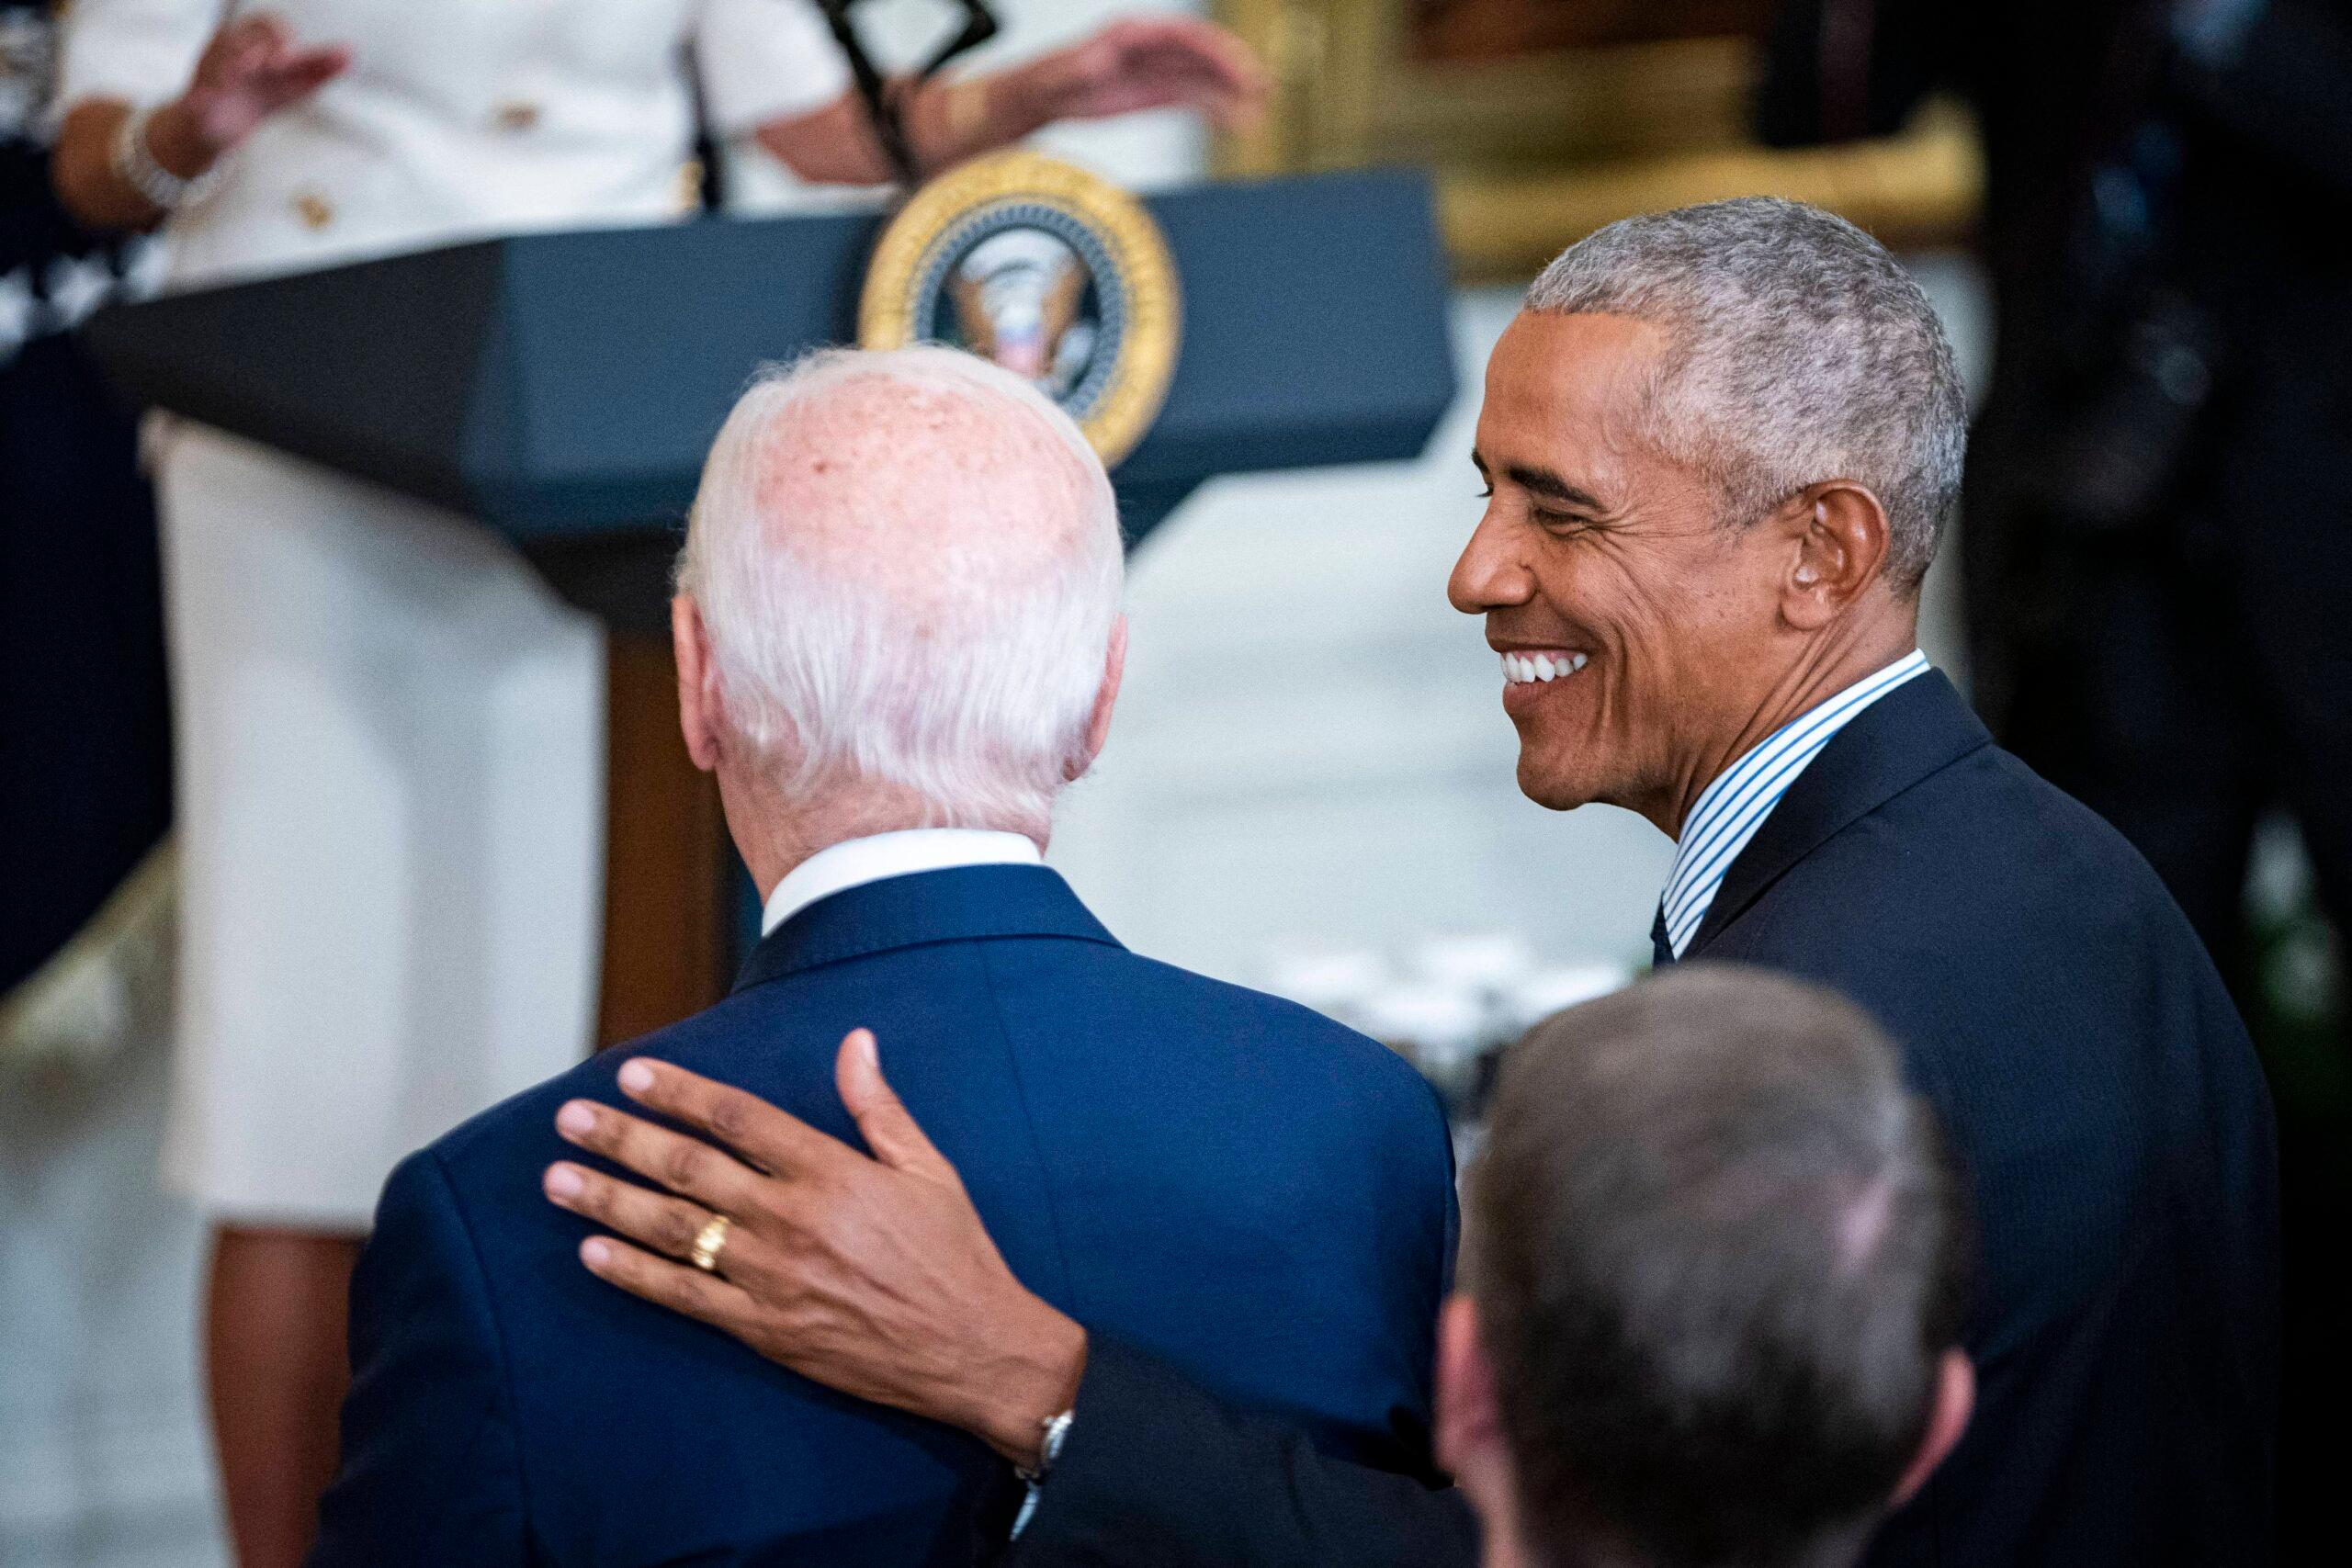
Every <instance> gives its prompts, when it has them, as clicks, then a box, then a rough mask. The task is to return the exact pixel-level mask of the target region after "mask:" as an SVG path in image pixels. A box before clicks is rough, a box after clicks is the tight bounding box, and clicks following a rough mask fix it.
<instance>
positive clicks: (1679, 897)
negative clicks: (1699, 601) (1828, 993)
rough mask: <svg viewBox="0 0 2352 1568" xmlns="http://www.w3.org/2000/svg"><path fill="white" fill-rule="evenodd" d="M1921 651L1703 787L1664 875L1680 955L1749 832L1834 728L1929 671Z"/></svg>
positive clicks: (1665, 906)
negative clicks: (1669, 871)
mask: <svg viewBox="0 0 2352 1568" xmlns="http://www.w3.org/2000/svg"><path fill="white" fill-rule="evenodd" d="M1927 672H1928V656H1927V655H1926V654H1924V653H1922V652H1920V651H1919V650H1918V649H1916V648H1915V649H1912V650H1911V652H1910V653H1909V654H1908V655H1907V656H1905V657H1904V658H1902V659H1898V660H1895V661H1894V663H1892V664H1890V665H1888V666H1887V667H1886V668H1885V669H1883V670H1881V671H1878V672H1877V673H1876V674H1874V675H1866V676H1864V677H1863V678H1862V679H1860V680H1859V681H1857V682H1854V683H1853V684H1852V685H1850V686H1849V687H1847V688H1846V689H1845V690H1844V691H1842V692H1840V693H1838V694H1837V695H1836V696H1834V697H1831V698H1830V699H1829V700H1828V701H1826V702H1825V703H1823V704H1821V705H1819V706H1818V707H1815V708H1814V709H1812V710H1811V711H1809V712H1806V713H1802V714H1799V715H1798V716H1796V717H1794V718H1792V719H1791V720H1789V722H1788V723H1786V724H1784V725H1782V726H1781V728H1778V729H1776V730H1774V731H1772V733H1771V734H1770V735H1768V736H1766V737H1765V738H1764V739H1763V740H1762V741H1761V742H1760V743H1759V744H1758V746H1757V747H1756V749H1755V750H1751V751H1749V752H1748V753H1747V755H1746V756H1744V757H1742V758H1740V760H1739V761H1736V762H1734V763H1733V764H1732V765H1731V766H1730V767H1728V768H1726V769H1724V772H1723V773H1722V775H1721V776H1720V777H1718V778H1717V779H1716V780H1715V781H1714V782H1713V784H1709V785H1708V786H1707V787H1706V788H1705V789H1703V790H1701V791H1700V792H1699V799H1698V801H1697V803H1696V804H1694V805H1693V806H1692V807H1691V816H1690V818H1689V819H1688V820H1686V821H1685V822H1684V823H1683V824H1682V838H1681V840H1680V841H1679V842H1678V843H1677V844H1676V845H1675V846H1674V873H1673V874H1672V875H1670V876H1668V878H1667V879H1666V897H1665V898H1664V899H1662V900H1661V901H1660V903H1659V906H1658V907H1659V908H1660V909H1661V910H1662V911H1663V912H1664V914H1665V919H1666V939H1667V942H1668V945H1669V946H1671V947H1672V948H1673V950H1674V956H1675V957H1677V958H1680V957H1681V956H1682V954H1683V952H1684V950H1685V949H1687V948H1688V947H1689V946H1690V945H1691V938H1692V937H1694V936H1697V935H1698V934H1699V927H1700V925H1701V924H1702V922H1703V921H1704V920H1705V919H1706V918H1707V910H1708V909H1709V908H1711V907H1712V906H1713V903H1714V901H1715V894H1716V892H1717V891H1718V890H1719V889H1721V888H1722V886H1723V885H1724V873H1725V872H1727V871H1729V870H1730V869H1731V863H1732V862H1734V861H1736V860H1737V859H1738V858H1739V852H1740V851H1742V850H1744V849H1746V848H1747V840H1750V839H1753V838H1754V837H1756V830H1757V829H1758V828H1761V827H1762V826H1764V819H1765V818H1767V817H1770V816H1771V815H1772V807H1775V806H1778V805H1779V804H1780V803H1781V796H1782V795H1786V794H1787V793H1788V792H1789V786H1790V785H1791V784H1794V783H1796V781H1797V775H1798V774H1800V773H1804V770H1805V767H1806V765H1807V764H1809V763H1810V762H1812V761H1813V760H1814V759H1815V757H1818V756H1819V755H1821V749H1822V748H1823V747H1825V746H1826V745H1828V744H1829V742H1830V740H1831V739H1833V738H1835V737H1836V735H1837V733H1838V731H1839V730H1841V729H1843V728H1846V726H1848V725H1849V724H1850V723H1852V722H1853V721H1854V719H1855V718H1856V717H1857V716H1860V713H1861V711H1862V710H1863V709H1864V708H1867V707H1869V706H1870V705H1871V704H1872V703H1874V702H1876V701H1878V700H1879V698H1881V697H1883V696H1884V695H1886V694H1887V693H1889V692H1891V691H1893V690H1894V688H1895V687H1897V686H1900V685H1901V684H1903V682H1905V681H1908V680H1911V679H1912V678H1913V677H1915V676H1918V675H1924V674H1926V673H1927Z"/></svg>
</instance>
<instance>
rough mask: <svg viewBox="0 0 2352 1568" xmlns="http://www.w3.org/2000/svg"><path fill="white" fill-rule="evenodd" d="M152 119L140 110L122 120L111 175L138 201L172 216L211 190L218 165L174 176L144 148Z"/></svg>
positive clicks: (152, 113) (150, 149) (152, 114)
mask: <svg viewBox="0 0 2352 1568" xmlns="http://www.w3.org/2000/svg"><path fill="white" fill-rule="evenodd" d="M153 118H155V111H154V110H153V109H139V110H136V111H134V112H133V113H131V114H129V115H126V116H124V117H123V121H122V129H121V130H118V131H116V132H115V138H114V157H113V159H112V162H113V164H114V172H115V173H116V174H117V175H120V176H121V177H122V182H123V184H125V185H127V186H130V188H131V189H133V190H135V191H137V192H138V193H139V197H140V199H141V200H142V201H144V202H146V203H147V205H149V206H150V207H153V208H155V209H159V210H161V211H164V212H171V211H175V210H176V209H179V208H181V207H184V206H186V205H187V203H188V202H191V201H194V200H195V199H196V198H197V197H200V196H202V195H203V194H204V193H205V192H206V191H208V190H210V189H211V188H212V186H213V184H214V182H215V181H216V180H217V179H218V178H219V177H220V164H214V165H213V166H212V167H210V168H209V169H207V170H205V171H204V173H202V174H200V175H195V176H193V177H189V176H186V175H175V174H174V173H172V171H171V170H169V169H167V168H165V167H164V165H163V164H159V163H157V162H156V161H155V153H154V151H153V149H152V148H150V147H149V146H148V145H147V123H148V121H150V120H152V119H153Z"/></svg>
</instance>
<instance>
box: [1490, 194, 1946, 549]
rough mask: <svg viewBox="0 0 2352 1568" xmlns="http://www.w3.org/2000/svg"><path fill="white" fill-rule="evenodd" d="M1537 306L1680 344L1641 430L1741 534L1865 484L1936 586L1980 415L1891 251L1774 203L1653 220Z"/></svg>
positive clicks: (1740, 203)
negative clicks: (1697, 474) (1715, 500)
mask: <svg viewBox="0 0 2352 1568" xmlns="http://www.w3.org/2000/svg"><path fill="white" fill-rule="evenodd" d="M1527 308H1528V309H1529V310H1545V311H1558V312H1561V313H1564V314H1591V315H1615V316H1628V317H1632V318H1634V319H1635V320H1639V321H1648V322H1651V323H1653V324H1654V325H1656V326H1658V327H1660V328H1663V329H1664V330H1665V331H1666V332H1667V333H1668V337H1669V340H1670V342H1671V344H1672V346H1671V348H1670V349H1669V351H1668V358H1667V362H1666V364H1665V367H1664V368H1663V369H1662V371H1661V373H1660V375H1659V376H1658V378H1657V382H1656V384H1655V385H1653V386H1652V387H1651V388H1650V389H1649V394H1648V407H1647V410H1646V412H1645V422H1646V424H1647V429H1646V430H1645V431H1644V432H1643V433H1642V434H1643V435H1644V437H1645V439H1646V440H1648V441H1649V442H1650V443H1651V445H1652V446H1654V447H1656V448H1657V450H1658V451H1660V452H1662V453H1663V454H1665V455H1666V456H1667V457H1670V458H1672V459H1674V460H1675V461H1677V462H1680V463H1684V464H1687V465H1689V466H1691V467H1693V468H1697V469H1699V470H1700V471H1702V472H1703V473H1706V474H1709V475H1712V476H1713V479H1714V480H1715V482H1716V484H1717V485H1718V487H1719V488H1720V489H1721V491H1722V492H1723V495H1724V510H1725V521H1726V522H1730V523H1744V522H1747V521H1751V520H1753V519H1756V518H1759V517H1761V516H1763V515H1764V514H1765V513H1768V512H1770V510H1771V509H1772V508H1773V507H1774V506H1776V505H1778V504H1779V503H1780V502H1783V501H1785V500H1787V499H1788V498H1789V497H1790V496H1792V495H1794V494H1796V493H1797V492H1798V491H1801V490H1803V489H1804V488H1805V487H1806V486H1807V485H1810V484H1815V483H1818V482H1820V481H1821V480H1824V479H1853V480H1855V481H1856V482H1858V483H1860V484H1861V485H1863V486H1864V487H1866V488H1867V489H1868V490H1870V491H1871V493H1872V494H1874V495H1876V496H1877V497H1878V499H1879V504H1880V505H1881V506H1883V507H1884V508H1885V509H1886V516H1887V524H1888V532H1889V540H1888V547H1887V562H1886V579H1887V581H1888V582H1889V584H1890V585H1892V586H1894V587H1895V588H1897V589H1902V590H1910V589H1915V588H1916V587H1917V585H1918V582H1919V581H1920V579H1921V578H1923V577H1924V576H1926V574H1927V570H1928V563H1929V562H1930V561H1932V560H1933V559H1934V558H1935V554H1936V546H1937V544H1938V542H1939V540H1940V539H1941V537H1942V536H1943V530H1944V525H1945V523H1946V522H1947V521H1948V520H1949V519H1950V518H1951V513H1952V511H1953V509H1954V508H1955V507H1956V506H1957V505H1958V504H1959V500H1960V476H1961V460H1962V455H1963V453H1964V451H1965V449H1966V447H1967V442H1968V406H1967V400H1966V398H1965V397H1964V395H1963V393H1962V389H1961V383H1960V374H1959V372H1958V371H1957V370H1956V369H1955V368H1954V367H1953V365H1952V355H1951V344H1950V343H1949V342H1948V341H1947V340H1946V339H1945V337H1944V332H1943V327H1942V325H1941V323H1939V321H1937V319H1936V313H1935V310H1934V309H1933V308H1932V307H1931V306H1929V305H1928V298H1927V296H1926V295H1925V294H1923V293H1922V292H1920V289H1919V286H1918V284H1917V283H1916V282H1914V281H1913V280H1912V278H1911V275H1910V274H1909V273H1907V272H1905V271H1904V270H1903V267H1902V265H1901V264H1899V263H1898V262H1896V261H1895V259H1894V257H1893V256H1892V255H1890V254H1887V250H1886V247H1885V246H1883V245H1882V244H1880V243H1878V242H1877V241H1876V240H1873V239H1871V237H1870V236H1869V235H1868V234H1865V233H1863V232H1862V231H1860V229H1857V228H1855V227H1854V226H1853V225H1852V224H1851V223H1849V222H1847V221H1846V220H1844V219H1842V218H1839V217H1837V216H1835V215H1833V214H1831V213H1827V212H1824V211H1822V210H1821V209H1818V208H1815V207H1806V206H1804V205H1803V204H1802V203H1799V202H1793V201H1782V200H1780V199H1778V198H1776V197H1742V198H1740V199H1738V200H1736V201H1716V202H1709V203H1707V204H1705V205H1704V206H1700V207H1684V208H1679V209H1675V210H1673V211H1669V212H1656V213H1649V214H1645V215H1644V216H1642V217H1638V218H1627V219H1624V220H1621V221H1619V222H1615V223H1611V224H1610V225H1609V226H1608V227H1607V228H1605V229H1602V230H1600V231H1596V232H1595V233H1593V234H1591V235H1590V236H1589V237H1588V238H1586V239H1583V240H1581V241H1578V242H1577V243H1576V244H1573V245H1571V246H1569V247H1568V248H1567V249H1566V251H1564V252H1562V253H1561V254H1560V255H1559V257H1558V258H1557V259H1555V261H1554V262H1553V263H1552V265H1550V266H1547V267H1545V268H1544V272H1543V275H1542V276H1539V277H1538V278H1536V280H1535V283H1534V286H1533V287H1532V288H1530V289H1529V290H1528V291H1527Z"/></svg>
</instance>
